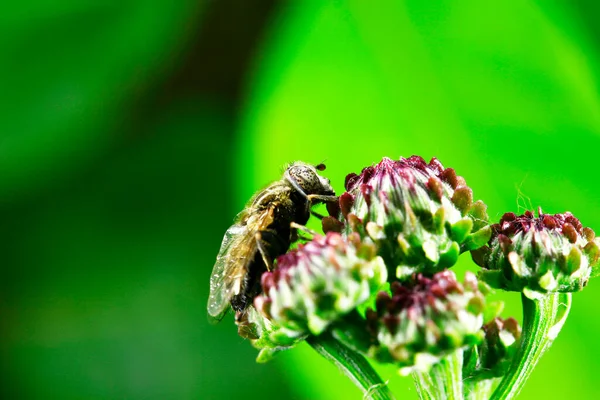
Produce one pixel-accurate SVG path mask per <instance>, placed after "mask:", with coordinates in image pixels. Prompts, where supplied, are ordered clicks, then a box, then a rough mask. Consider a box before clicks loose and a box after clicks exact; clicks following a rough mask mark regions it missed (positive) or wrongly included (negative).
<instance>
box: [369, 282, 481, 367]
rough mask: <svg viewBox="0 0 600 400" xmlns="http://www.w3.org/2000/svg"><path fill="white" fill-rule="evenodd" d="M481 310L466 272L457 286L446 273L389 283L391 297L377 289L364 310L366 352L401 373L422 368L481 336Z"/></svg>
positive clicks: (476, 291)
mask: <svg viewBox="0 0 600 400" xmlns="http://www.w3.org/2000/svg"><path fill="white" fill-rule="evenodd" d="M484 309H485V298H484V293H483V292H482V291H481V290H480V285H479V283H478V282H477V278H475V275H473V274H471V273H467V275H466V276H465V281H464V284H463V285H461V284H460V283H459V282H457V281H456V276H455V275H454V273H453V272H451V271H443V272H438V273H437V274H435V275H433V277H431V278H427V277H425V276H423V275H422V274H418V275H414V276H412V278H411V279H410V280H409V281H407V282H405V283H404V284H400V283H399V282H394V283H393V284H392V286H391V295H390V294H388V293H386V292H381V293H380V294H379V296H378V298H377V301H376V309H375V310H373V309H369V310H368V311H367V323H368V327H369V330H370V332H371V334H372V337H373V342H374V344H373V346H372V347H371V349H370V350H369V353H370V355H371V356H372V357H374V358H375V359H377V360H379V361H382V362H394V363H396V364H398V365H400V366H401V367H403V369H401V372H409V371H411V370H412V369H417V370H427V369H428V368H429V367H430V366H431V365H432V364H434V363H435V362H437V361H438V360H439V359H441V358H442V357H444V356H446V355H448V354H450V353H451V352H453V351H455V350H457V349H459V348H462V347H464V346H468V345H473V344H476V343H478V342H479V341H480V340H481V338H482V331H481V327H482V325H483V314H484Z"/></svg>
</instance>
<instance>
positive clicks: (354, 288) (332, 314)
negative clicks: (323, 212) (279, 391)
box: [254, 232, 387, 343]
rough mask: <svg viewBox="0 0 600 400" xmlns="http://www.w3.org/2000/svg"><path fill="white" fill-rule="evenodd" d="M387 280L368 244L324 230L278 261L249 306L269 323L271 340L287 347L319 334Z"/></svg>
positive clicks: (372, 248)
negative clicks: (260, 291) (294, 341)
mask: <svg viewBox="0 0 600 400" xmlns="http://www.w3.org/2000/svg"><path fill="white" fill-rule="evenodd" d="M386 279H387V271H386V268H385V265H384V264H383V260H382V259H381V258H380V257H378V256H377V255H376V254H375V248H374V246H373V245H372V244H365V243H361V241H360V238H359V237H358V235H357V234H351V235H350V236H349V237H348V238H342V236H341V235H340V234H339V233H334V232H329V233H327V235H326V236H317V237H315V238H314V239H313V240H312V241H311V242H309V243H307V244H305V245H300V246H299V247H298V249H297V250H292V251H290V252H288V253H287V254H285V255H283V256H281V257H279V258H278V259H277V268H276V269H275V270H274V271H272V272H266V273H264V274H263V276H262V287H263V294H262V295H260V296H258V297H257V298H256V299H255V301H254V305H255V307H256V309H257V310H258V311H259V312H260V313H261V314H262V315H263V316H264V318H266V319H267V320H268V321H269V325H270V327H269V329H268V330H267V331H268V332H269V335H270V336H271V337H272V339H273V340H272V341H274V342H276V343H277V342H279V343H281V342H282V341H283V342H285V343H289V342H290V340H289V339H291V340H295V339H296V338H298V337H302V336H303V335H307V334H309V333H311V334H314V335H318V334H320V333H321V332H323V331H324V330H325V328H327V326H328V325H329V324H331V323H332V322H334V321H336V320H338V319H339V318H341V317H342V316H343V315H344V314H347V313H348V312H350V311H352V310H354V309H355V308H356V307H357V306H358V305H360V304H362V303H364V302H366V301H367V300H368V299H369V298H370V297H371V296H373V295H374V294H375V293H377V291H378V289H379V288H380V286H381V285H382V284H383V283H384V282H385V281H386ZM275 336H277V337H278V338H276V337H275ZM285 337H287V339H286V338H285Z"/></svg>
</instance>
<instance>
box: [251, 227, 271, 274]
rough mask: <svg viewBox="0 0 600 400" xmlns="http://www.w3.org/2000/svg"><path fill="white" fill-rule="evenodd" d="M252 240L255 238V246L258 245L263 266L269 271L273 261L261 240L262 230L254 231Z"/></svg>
mask: <svg viewBox="0 0 600 400" xmlns="http://www.w3.org/2000/svg"><path fill="white" fill-rule="evenodd" d="M254 240H256V247H258V251H259V252H260V256H261V257H262V259H263V261H264V263H265V266H266V267H267V271H271V270H272V269H273V262H272V261H271V258H270V257H269V254H268V253H267V249H266V248H265V245H264V243H263V240H262V232H256V234H255V235H254Z"/></svg>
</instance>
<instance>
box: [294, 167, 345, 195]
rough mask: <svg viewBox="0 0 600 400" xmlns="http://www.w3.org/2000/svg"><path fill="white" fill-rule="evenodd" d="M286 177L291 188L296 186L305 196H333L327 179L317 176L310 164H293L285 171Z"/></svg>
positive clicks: (333, 193) (315, 170)
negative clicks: (289, 180)
mask: <svg viewBox="0 0 600 400" xmlns="http://www.w3.org/2000/svg"><path fill="white" fill-rule="evenodd" d="M286 177H287V178H288V179H291V180H292V182H290V183H291V184H292V185H293V186H296V185H298V187H299V188H300V189H302V191H303V192H304V194H305V195H309V194H318V195H329V196H333V195H335V192H334V191H333V188H332V187H331V183H330V182H329V179H327V178H324V177H322V176H321V175H319V174H318V172H317V169H316V168H315V167H313V166H312V165H310V164H305V163H294V164H292V165H291V166H290V167H289V168H288V169H287V171H286Z"/></svg>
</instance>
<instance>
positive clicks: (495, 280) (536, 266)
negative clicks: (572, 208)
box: [471, 209, 600, 299]
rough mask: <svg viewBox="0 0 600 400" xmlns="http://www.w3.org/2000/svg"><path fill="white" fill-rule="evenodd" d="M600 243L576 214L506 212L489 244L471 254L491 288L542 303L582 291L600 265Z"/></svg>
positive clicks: (493, 230) (493, 226)
mask: <svg viewBox="0 0 600 400" xmlns="http://www.w3.org/2000/svg"><path fill="white" fill-rule="evenodd" d="M599 245H600V241H599V240H598V239H597V238H596V237H595V234H594V231H593V230H592V229H590V228H584V227H583V226H582V225H581V222H579V220H578V219H577V218H575V217H574V216H573V214H571V213H569V212H566V213H564V214H554V215H550V214H544V213H543V212H542V210H541V209H539V210H538V216H537V217H535V216H534V214H533V213H532V212H530V211H527V212H525V214H523V215H520V216H516V215H515V214H514V213H506V214H504V215H503V216H502V218H501V220H500V222H499V223H498V224H494V225H492V237H491V239H490V240H489V243H488V245H487V246H484V247H482V248H480V249H478V250H475V251H473V252H472V253H471V254H472V256H473V260H474V261H475V262H476V263H477V264H478V265H479V266H480V267H482V268H483V270H482V272H481V277H482V279H484V280H485V281H486V282H488V283H489V284H490V285H491V286H493V287H497V288H501V289H504V290H509V291H515V292H523V293H524V294H525V295H526V296H528V297H529V298H532V299H536V298H539V297H540V296H543V295H544V294H546V293H557V292H562V293H565V292H576V291H579V290H582V289H583V288H584V287H585V285H586V284H587V282H588V280H589V278H590V275H591V273H592V269H593V267H595V266H596V265H597V264H598V261H599V258H600V251H599V250H598V247H599Z"/></svg>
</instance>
